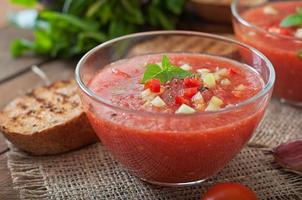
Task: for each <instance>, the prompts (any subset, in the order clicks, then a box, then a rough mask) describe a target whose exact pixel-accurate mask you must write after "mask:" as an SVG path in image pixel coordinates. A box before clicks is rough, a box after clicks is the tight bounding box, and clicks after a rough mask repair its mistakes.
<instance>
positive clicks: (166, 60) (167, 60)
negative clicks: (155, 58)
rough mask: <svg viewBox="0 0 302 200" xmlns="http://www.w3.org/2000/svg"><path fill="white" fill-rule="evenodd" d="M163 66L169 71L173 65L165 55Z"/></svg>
mask: <svg viewBox="0 0 302 200" xmlns="http://www.w3.org/2000/svg"><path fill="white" fill-rule="evenodd" d="M161 65H162V67H163V69H168V68H170V67H171V63H170V60H169V58H168V56H166V55H163V58H162V61H161Z"/></svg>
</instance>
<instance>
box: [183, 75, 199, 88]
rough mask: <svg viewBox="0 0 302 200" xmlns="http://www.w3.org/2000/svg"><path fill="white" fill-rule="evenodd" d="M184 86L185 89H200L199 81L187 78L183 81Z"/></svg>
mask: <svg viewBox="0 0 302 200" xmlns="http://www.w3.org/2000/svg"><path fill="white" fill-rule="evenodd" d="M184 85H185V86H186V87H200V86H201V81H200V80H199V79H197V78H191V77H187V78H185V79H184Z"/></svg>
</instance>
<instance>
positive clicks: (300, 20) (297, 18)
mask: <svg viewBox="0 0 302 200" xmlns="http://www.w3.org/2000/svg"><path fill="white" fill-rule="evenodd" d="M300 25H302V15H299V14H293V15H288V16H287V17H285V18H284V19H283V20H282V21H281V24H280V26H281V27H285V28H287V27H291V26H300Z"/></svg>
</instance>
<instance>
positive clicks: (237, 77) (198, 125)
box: [87, 53, 269, 183]
mask: <svg viewBox="0 0 302 200" xmlns="http://www.w3.org/2000/svg"><path fill="white" fill-rule="evenodd" d="M88 86H89V88H90V89H91V90H92V91H93V92H94V93H96V94H97V95H98V96H99V97H101V98H102V99H103V100H104V102H106V103H107V104H108V106H103V105H96V104H93V103H91V105H89V109H88V113H87V114H88V117H89V120H90V121H91V123H92V126H93V127H94V129H95V131H96V133H97V135H98V136H99V137H100V138H101V140H102V142H103V143H104V144H105V146H107V148H108V149H109V150H111V152H112V153H113V155H114V156H115V157H116V158H117V159H118V160H119V161H120V162H121V163H122V164H123V165H124V166H126V167H127V168H128V169H130V170H131V171H132V172H133V173H134V174H136V175H137V176H139V177H141V178H143V179H145V180H148V181H151V182H157V183H186V182H193V181H198V180H202V179H205V178H207V177H209V176H211V175H213V174H215V173H216V172H217V171H218V170H220V169H221V168H223V167H224V166H225V165H226V163H227V162H228V161H229V160H231V159H232V158H233V157H234V156H235V155H236V154H237V153H238V152H239V151H240V150H241V149H242V147H243V145H244V144H245V143H246V142H247V141H248V139H249V138H250V137H251V134H252V133H253V131H254V129H255V127H256V126H257V125H258V122H259V120H260V119H261V117H262V115H263V112H264V109H265V107H266V105H267V103H268V100H269V98H265V99H262V100H263V101H261V102H259V101H257V102H254V103H252V104H247V105H244V106H238V108H236V109H228V108H231V107H237V104H239V103H241V102H243V101H245V100H247V99H249V98H251V97H252V96H254V95H255V94H257V93H258V92H259V91H260V90H262V89H263V87H264V82H263V80H262V78H261V76H260V75H259V74H258V73H257V72H256V71H254V70H251V68H250V67H249V66H247V65H243V64H240V63H238V62H235V61H231V60H229V59H226V58H219V57H215V56H210V55H201V54H184V53H183V54H167V55H162V54H154V55H145V56H139V57H134V58H130V59H124V60H120V61H117V62H114V63H112V64H110V65H109V66H107V67H105V68H104V69H102V70H101V71H100V72H99V73H98V74H96V75H95V77H94V78H93V79H92V80H91V81H90V82H89V85H88ZM223 110H224V111H223ZM213 111H216V112H213ZM217 111H218V112H217ZM219 111H222V112H219Z"/></svg>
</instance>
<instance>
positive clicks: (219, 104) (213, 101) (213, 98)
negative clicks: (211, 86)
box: [210, 96, 223, 107]
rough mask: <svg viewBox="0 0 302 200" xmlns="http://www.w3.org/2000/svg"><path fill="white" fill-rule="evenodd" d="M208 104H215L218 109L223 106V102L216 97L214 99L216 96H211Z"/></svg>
mask: <svg viewBox="0 0 302 200" xmlns="http://www.w3.org/2000/svg"><path fill="white" fill-rule="evenodd" d="M210 103H213V104H215V105H217V106H219V107H220V106H222V105H223V101H222V100H221V99H219V98H218V97H216V96H213V97H212V98H211V100H210Z"/></svg>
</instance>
